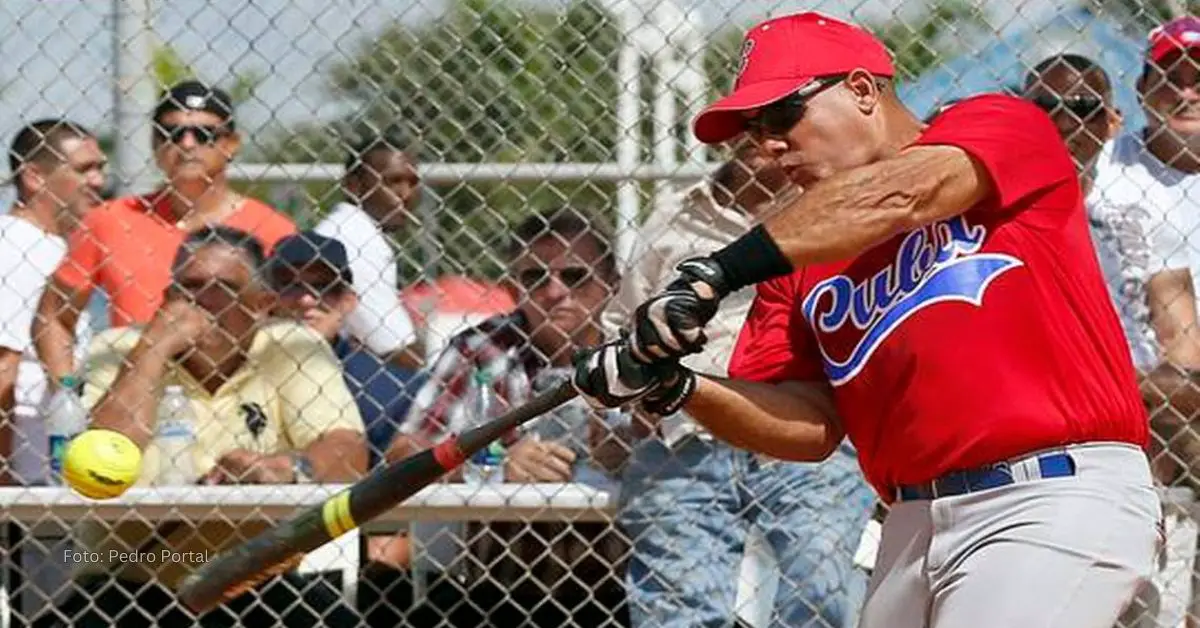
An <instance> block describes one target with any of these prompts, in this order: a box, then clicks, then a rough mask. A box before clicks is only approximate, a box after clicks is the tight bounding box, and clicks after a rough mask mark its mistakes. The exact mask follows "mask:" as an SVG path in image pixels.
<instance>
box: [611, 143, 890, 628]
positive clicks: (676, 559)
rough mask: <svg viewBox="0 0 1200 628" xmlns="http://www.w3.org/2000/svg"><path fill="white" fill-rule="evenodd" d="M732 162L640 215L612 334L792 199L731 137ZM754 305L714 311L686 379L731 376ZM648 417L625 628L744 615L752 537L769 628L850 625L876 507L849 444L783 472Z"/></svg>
mask: <svg viewBox="0 0 1200 628" xmlns="http://www.w3.org/2000/svg"><path fill="white" fill-rule="evenodd" d="M730 152H731V153H732V155H731V157H730V159H729V160H728V161H726V162H725V163H724V164H722V165H721V167H720V168H718V169H717V171H716V172H714V173H713V175H712V176H711V177H709V178H706V179H705V180H704V181H702V182H700V183H698V184H696V185H694V186H692V187H690V188H688V189H687V190H685V191H684V192H683V193H682V194H681V196H680V200H679V204H678V205H676V206H668V207H666V208H663V209H661V210H656V211H654V212H652V213H651V214H650V215H649V216H648V217H647V219H646V222H645V223H644V224H643V225H642V227H641V229H640V230H639V233H638V238H637V243H636V244H635V247H634V252H633V255H632V257H631V259H633V260H634V266H633V268H631V269H630V271H629V272H627V273H626V274H625V276H624V277H623V278H622V281H621V289H620V291H618V293H617V300H616V301H614V303H613V306H612V307H610V308H609V310H608V311H606V312H605V326H606V328H607V329H608V330H609V332H610V333H609V336H611V337H616V336H617V334H618V332H619V330H620V328H621V327H623V326H624V325H625V324H626V323H627V322H628V320H629V318H630V316H631V315H632V313H633V311H634V310H635V309H636V308H637V306H638V305H639V304H641V302H642V301H644V300H645V299H647V298H649V297H651V296H653V295H654V294H655V293H656V292H658V291H660V290H662V289H663V288H664V287H666V285H667V284H668V283H669V282H670V281H671V280H672V279H674V270H673V269H674V266H675V264H677V263H679V262H681V261H683V260H685V259H688V258H690V257H693V256H695V255H696V254H700V253H704V252H706V251H710V250H712V249H715V248H719V247H720V246H722V245H725V244H728V243H729V242H732V241H733V240H735V239H736V238H737V237H738V236H740V235H742V234H743V233H745V232H746V231H747V230H748V229H750V228H751V227H752V226H753V225H754V224H755V223H756V222H757V221H758V220H759V218H761V217H762V216H763V214H765V213H767V212H769V211H770V209H771V208H772V207H773V203H774V202H776V199H780V200H782V199H784V198H786V196H787V195H788V194H793V193H798V192H799V190H797V189H796V188H795V186H792V185H790V184H789V181H788V180H787V177H786V175H785V174H784V172H783V170H782V169H781V168H779V166H778V164H777V163H776V162H775V161H774V160H773V159H771V158H770V157H769V156H768V155H766V154H765V152H764V151H763V150H762V147H761V146H760V145H759V144H758V143H757V142H755V141H753V140H752V139H749V138H739V139H738V140H735V143H734V144H733V146H732V147H731V151H730ZM753 298H754V291H753V290H752V289H751V290H743V291H741V292H740V293H739V294H736V295H730V297H729V298H728V299H726V300H725V302H724V303H722V307H721V311H720V312H719V313H718V314H717V317H716V318H715V319H714V320H713V321H712V324H711V325H709V326H708V332H709V342H708V346H707V350H706V351H705V352H704V353H702V354H697V355H693V356H688V358H687V359H686V360H685V363H686V364H687V365H688V367H689V368H692V369H695V370H696V371H697V372H702V373H708V374H711V375H717V376H724V375H726V374H727V371H726V368H727V366H728V362H729V359H730V357H731V355H732V353H733V347H734V343H735V341H736V340H737V333H738V331H739V330H741V328H742V324H743V323H744V322H745V320H746V316H747V314H748V313H749V310H750V303H751V301H752V300H753ZM651 419H652V421H653V419H657V423H656V424H653V425H645V426H644V425H643V423H642V422H637V423H635V424H634V426H636V427H642V428H643V429H642V430H640V431H638V432H635V433H634V434H632V435H631V436H632V438H630V439H629V440H630V441H631V442H630V443H629V444H628V445H626V446H627V447H629V448H630V453H629V461H628V462H627V463H626V464H625V465H624V469H625V470H624V473H623V474H622V478H621V480H622V492H621V494H622V496H623V499H622V505H621V510H620V513H619V515H618V521H619V522H620V523H621V527H622V529H623V530H624V532H625V533H626V535H627V536H628V537H629V538H630V540H631V541H632V543H633V553H632V554H631V556H630V567H629V570H628V573H627V575H626V590H627V591H628V593H629V612H630V618H631V620H632V624H633V625H634V626H662V625H667V626H671V625H680V626H682V625H687V626H709V625H723V624H724V623H725V622H728V620H729V618H730V617H733V616H734V615H735V614H737V612H736V611H739V610H741V609H735V604H736V603H737V589H738V581H737V578H736V574H738V571H739V565H740V564H741V562H742V560H743V557H744V556H745V555H746V551H745V548H746V547H747V538H748V532H749V530H750V529H751V528H752V527H753V528H754V529H755V530H756V531H757V532H759V533H760V534H761V536H762V538H763V539H764V540H765V541H766V545H767V546H769V547H770V550H771V553H772V555H773V558H774V562H775V564H776V565H778V580H777V582H778V588H777V589H776V593H775V598H774V600H771V601H768V605H769V606H770V607H771V608H772V609H773V610H774V612H775V613H776V616H777V617H778V621H780V622H783V623H784V624H786V625H789V626H808V625H822V626H835V627H841V626H853V625H854V623H853V618H855V617H856V616H857V611H858V608H859V606H860V605H861V604H862V597H863V593H864V589H865V575H864V574H862V573H861V572H859V571H857V570H856V569H855V568H854V565H853V556H854V551H855V549H856V548H857V547H858V542H859V539H860V538H861V535H862V531H863V528H864V526H865V525H866V520H867V517H868V514H869V513H870V511H871V507H872V505H873V504H874V501H875V500H874V495H873V494H872V493H871V490H870V489H869V488H868V487H867V485H866V483H865V482H864V481H863V479H862V473H861V472H859V470H858V463H857V460H856V459H855V455H854V452H853V449H852V448H851V447H849V445H844V446H843V447H842V448H840V449H839V451H837V452H836V453H835V454H834V455H833V456H832V459H831V460H829V461H827V462H826V463H824V464H821V465H815V464H795V463H786V462H780V461H777V460H772V459H769V458H766V457H763V456H759V455H756V454H754V453H753V452H748V451H744V450H740V449H737V448H734V447H731V446H729V445H728V444H726V443H723V442H721V441H719V440H717V439H715V438H713V436H712V435H711V434H709V433H707V432H706V431H704V430H703V429H701V428H699V427H698V426H697V425H696V424H695V423H694V422H693V421H692V420H691V419H690V418H688V416H687V414H686V413H685V412H679V413H676V414H673V415H671V416H664V417H651ZM647 427H648V428H649V430H647V429H644V428H647ZM647 432H649V433H647ZM621 436H623V435H622V434H620V433H619V432H618V433H617V437H618V438H620V437H621ZM621 453H623V452H621ZM618 461H619V459H618ZM614 462H616V461H614ZM610 464H612V463H611V462H610ZM799 495H803V496H804V497H803V499H799V498H798V496H799ZM701 565H703V566H702V567H701Z"/></svg>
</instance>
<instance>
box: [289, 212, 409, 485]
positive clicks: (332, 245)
mask: <svg viewBox="0 0 1200 628" xmlns="http://www.w3.org/2000/svg"><path fill="white" fill-rule="evenodd" d="M268 271H269V274H270V280H271V286H272V287H273V289H274V290H275V292H276V295H277V304H276V307H275V313H276V314H277V315H278V316H281V317H284V318H290V319H293V320H296V321H298V322H301V323H304V324H305V325H308V326H309V327H310V328H311V329H313V330H314V331H316V332H317V333H318V334H320V335H321V337H323V338H325V340H326V341H327V342H328V343H329V345H330V346H331V347H332V348H333V352H334V354H336V355H337V357H338V359H339V360H341V363H342V370H343V372H344V373H345V375H346V385H347V386H348V387H349V388H350V392H351V394H352V395H353V396H354V400H355V401H356V402H357V403H358V409H359V414H361V415H362V417H363V422H364V423H365V424H366V426H367V441H368V443H369V445H370V446H371V451H370V462H371V465H372V466H374V465H375V464H376V463H377V462H379V461H380V460H381V459H382V458H383V451H384V450H385V449H386V448H387V446H388V445H389V444H390V443H391V441H392V437H394V436H395V430H396V427H397V426H398V425H399V424H400V423H401V422H403V421H404V418H405V417H406V416H407V415H408V406H409V403H410V402H411V401H412V398H413V396H414V395H415V394H416V390H415V388H410V386H412V387H415V385H416V384H417V380H416V379H415V378H414V374H413V372H412V371H410V370H407V369H403V368H400V367H398V366H395V365H392V364H388V363H385V362H383V361H382V360H381V359H380V358H378V357H377V356H376V355H375V354H374V353H373V352H371V351H369V350H366V349H364V348H362V347H359V346H356V345H355V344H354V343H352V342H351V341H350V339H349V338H347V337H346V336H345V335H344V334H343V331H342V330H343V328H344V326H345V322H346V318H347V317H348V316H350V315H351V313H352V312H354V311H355V308H357V307H358V304H359V298H358V295H357V294H356V293H355V290H354V279H355V276H354V271H353V269H352V268H351V262H350V254H349V252H348V251H347V250H346V246H345V245H344V244H342V242H341V241H340V240H336V239H334V238H328V237H325V236H323V235H320V234H318V233H316V232H314V231H305V232H303V233H300V234H297V235H294V236H288V237H286V238H284V239H283V240H280V241H279V244H278V245H276V247H275V251H274V253H272V255H271V259H270V263H269V266H268Z"/></svg>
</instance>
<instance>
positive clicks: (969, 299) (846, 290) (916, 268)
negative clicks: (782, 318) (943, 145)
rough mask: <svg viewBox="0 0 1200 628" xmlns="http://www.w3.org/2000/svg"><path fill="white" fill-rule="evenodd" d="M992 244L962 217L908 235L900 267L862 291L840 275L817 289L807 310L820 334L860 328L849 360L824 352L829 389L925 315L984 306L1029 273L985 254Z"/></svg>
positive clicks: (1011, 262) (899, 258)
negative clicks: (998, 288)
mask: <svg viewBox="0 0 1200 628" xmlns="http://www.w3.org/2000/svg"><path fill="white" fill-rule="evenodd" d="M986 236H987V229H986V228H985V227H983V226H982V225H970V224H968V223H967V221H966V219H965V218H963V217H962V216H958V217H955V218H952V219H950V220H946V221H943V222H939V223H935V224H932V225H929V226H926V227H923V228H921V229H917V230H916V231H913V232H911V233H909V234H908V236H906V237H905V238H904V241H903V242H901V243H900V248H899V249H898V250H897V252H896V258H895V260H894V261H893V262H892V263H891V264H890V265H888V266H887V267H885V268H884V269H883V270H880V271H879V272H878V273H876V274H875V275H874V276H872V277H869V278H867V279H864V280H863V281H861V282H859V283H855V282H854V281H853V280H852V279H850V278H849V277H846V276H845V275H836V276H833V277H830V278H828V279H826V280H824V281H822V282H820V283H818V284H817V285H816V286H814V287H813V289H812V291H811V292H809V293H808V296H806V297H805V298H804V302H803V303H802V304H801V308H802V309H803V312H804V317H805V318H806V319H808V322H809V323H810V324H811V325H812V326H813V328H814V329H816V330H818V331H819V332H822V333H826V334H829V333H833V332H836V331H839V330H841V329H843V328H844V327H845V326H846V325H853V326H854V328H855V329H857V330H859V331H860V332H861V334H862V335H861V336H860V337H859V339H858V342H857V343H856V344H855V345H854V347H853V349H851V351H850V353H849V355H847V356H845V357H844V358H843V359H839V358H837V357H834V356H831V355H829V354H828V353H827V352H826V350H825V347H821V356H822V358H824V361H825V372H826V374H827V375H828V376H829V381H830V383H832V384H833V385H834V386H838V385H841V384H844V383H846V382H848V381H850V380H851V379H853V378H854V376H855V375H858V373H859V371H861V370H862V369H863V367H864V366H865V365H866V363H867V361H868V360H870V359H871V355H872V354H874V353H875V350H876V349H878V348H879V347H880V345H882V344H883V342H884V341H885V340H887V338H888V336H890V335H891V333H892V332H893V331H895V330H896V329H897V328H899V327H900V325H901V323H903V322H904V321H906V320H908V318H909V317H910V316H912V315H914V314H916V313H917V312H919V311H921V310H922V309H923V308H926V307H929V306H932V305H935V304H938V303H943V302H947V301H962V302H966V303H970V304H971V305H974V306H976V307H980V306H982V304H983V293H984V292H985V291H986V290H987V287H988V285H989V284H991V283H992V281H993V280H994V279H996V278H997V277H999V276H1000V275H1002V274H1004V273H1005V272H1007V271H1009V270H1012V269H1013V268H1017V267H1019V266H1022V265H1023V264H1022V262H1021V260H1019V259H1017V258H1015V257H1012V256H1011V255H1004V254H1002V253H979V249H980V248H981V247H982V246H983V241H984V238H985V237H986ZM818 344H820V343H818Z"/></svg>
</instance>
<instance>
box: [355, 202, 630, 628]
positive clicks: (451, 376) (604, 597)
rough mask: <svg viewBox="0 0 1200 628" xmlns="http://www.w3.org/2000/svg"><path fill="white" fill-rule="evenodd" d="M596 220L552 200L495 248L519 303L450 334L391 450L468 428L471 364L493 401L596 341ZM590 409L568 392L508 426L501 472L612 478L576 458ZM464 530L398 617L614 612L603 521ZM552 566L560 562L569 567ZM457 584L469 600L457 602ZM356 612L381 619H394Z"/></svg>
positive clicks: (610, 535)
mask: <svg viewBox="0 0 1200 628" xmlns="http://www.w3.org/2000/svg"><path fill="white" fill-rule="evenodd" d="M599 224H600V223H599V222H598V221H596V220H595V219H592V218H589V217H588V216H585V215H583V214H581V213H579V212H577V211H575V210H571V209H563V210H559V211H556V212H550V213H545V214H539V215H535V216H533V217H531V218H528V219H526V220H525V221H523V222H522V223H521V224H519V225H518V226H517V227H516V228H515V230H514V231H513V234H512V240H511V242H510V243H509V246H508V247H507V250H506V251H505V261H506V262H507V267H508V269H509V270H508V274H507V275H506V277H505V279H504V282H505V286H506V288H507V289H508V290H510V291H511V292H512V295H513V298H514V301H516V302H517V304H518V305H517V309H516V310H515V311H513V312H511V313H509V314H506V315H500V316H496V317H493V318H491V319H488V320H486V321H484V322H483V323H481V324H480V325H477V326H476V327H473V328H471V329H469V330H467V331H465V332H462V333H460V334H459V335H457V336H455V337H454V338H453V339H452V340H451V341H450V343H449V345H448V346H447V348H446V349H445V350H444V351H443V352H442V354H441V355H439V356H438V358H437V359H436V360H435V361H434V362H433V365H432V366H431V367H430V369H429V372H428V375H429V379H428V380H427V381H426V382H425V384H424V385H423V386H422V388H421V390H420V391H419V392H418V393H417V395H416V398H415V399H414V400H413V404H412V406H411V408H410V410H409V413H408V417H407V419H406V420H405V422H404V423H403V424H402V425H401V426H400V427H399V430H398V436H397V437H396V439H395V440H394V441H393V443H392V445H391V447H390V448H389V450H388V454H387V458H388V460H389V461H392V460H399V459H401V458H404V457H406V456H408V455H410V454H412V453H415V452H417V451H420V450H422V449H424V448H426V447H429V446H431V445H433V444H435V443H437V442H438V441H440V440H442V439H444V438H446V437H447V436H449V435H450V434H452V433H460V432H462V431H464V430H465V429H466V428H468V427H470V422H471V419H472V417H471V414H470V412H471V410H470V404H469V400H468V398H467V391H468V390H469V389H470V386H469V383H470V382H471V378H472V377H473V375H474V373H475V371H476V370H485V371H486V372H487V373H489V374H490V375H491V376H492V380H491V381H492V384H491V385H492V387H493V389H494V391H495V393H496V397H497V399H498V400H499V403H500V404H501V405H502V406H504V408H508V407H512V406H516V405H520V404H522V403H524V402H525V401H526V400H527V399H529V398H530V397H531V396H533V395H534V394H537V393H539V392H542V391H543V390H546V389H548V388H551V387H553V386H555V385H557V384H558V383H559V382H562V381H565V380H566V379H567V378H568V377H570V374H571V373H572V372H573V371H572V366H571V359H572V357H573V355H574V353H575V351H576V349H579V348H582V347H586V346H592V345H595V344H597V343H598V342H600V341H601V340H602V328H601V324H600V315H601V313H602V312H603V311H604V309H605V307H606V305H607V304H608V302H609V300H610V298H611V296H612V294H613V292H614V291H615V289H616V286H617V283H618V281H619V277H618V273H617V268H616V260H615V257H614V256H613V252H612V249H611V244H610V240H609V238H608V236H607V235H606V233H605V231H604V230H602V229H601V228H600V227H599ZM598 420H599V417H598V415H597V414H596V413H595V411H594V410H592V409H591V408H590V407H589V406H588V405H587V404H586V403H585V402H583V401H582V400H578V399H577V400H575V401H574V402H572V403H568V404H566V405H564V406H562V407H560V408H558V409H557V410H556V411H555V412H553V413H550V414H548V415H546V416H544V417H543V418H542V419H541V420H539V421H537V422H534V423H533V424H531V425H530V426H528V427H529V429H527V430H526V431H525V432H524V434H525V435H524V436H521V437H517V436H515V435H514V436H513V437H512V438H511V439H510V442H509V447H508V451H507V455H506V456H505V467H504V476H505V477H504V479H505V481H506V482H585V483H591V484H601V485H603V484H605V483H606V482H611V480H609V479H608V477H607V476H606V475H604V473H603V472H602V471H599V470H598V469H597V468H596V467H595V466H594V465H591V464H586V463H585V462H584V460H585V459H586V458H587V457H588V451H589V442H588V440H589V436H590V435H592V434H600V433H601V432H600V430H595V431H593V425H595V424H594V421H598ZM460 477H461V476H458V475H456V476H455V479H458V478H460ZM568 528H569V529H570V532H567V529H568ZM465 540H466V542H467V543H468V544H469V545H470V548H469V553H470V556H469V558H468V559H467V560H466V561H465V562H467V566H466V569H467V572H468V573H467V574H466V575H467V578H466V580H465V581H463V584H459V583H456V582H453V579H448V578H445V577H441V578H438V579H437V580H435V582H433V583H432V584H431V585H430V587H429V590H430V594H429V603H428V604H426V605H424V606H423V607H421V608H419V609H418V610H417V611H415V612H413V613H409V614H407V615H405V617H404V619H405V620H406V621H408V622H409V623H410V624H411V625H426V624H425V623H424V621H425V620H426V619H428V620H429V621H430V622H432V623H429V624H428V625H433V624H435V623H438V622H439V621H440V620H442V619H444V618H449V619H450V621H451V623H452V625H455V626H477V625H481V624H482V623H483V622H485V621H486V622H490V623H491V625H519V624H520V625H529V624H523V623H522V622H526V621H528V622H531V623H532V625H536V626H555V627H557V626H562V625H567V624H569V623H570V622H574V625H583V626H599V625H605V622H606V621H610V620H611V618H612V617H613V616H614V615H621V614H622V613H623V611H619V610H618V608H619V607H620V606H622V604H623V602H624V591H623V587H622V585H621V580H620V564H619V563H620V562H621V561H622V559H623V558H624V555H625V553H626V551H627V547H626V544H625V543H624V542H623V541H621V537H620V535H619V534H618V533H617V532H616V531H615V530H614V529H613V528H612V526H611V524H557V523H536V524H525V523H514V524H505V523H492V524H488V525H487V526H486V529H480V527H479V526H471V527H468V531H467V533H466V535H465ZM563 565H570V568H569V571H567V570H565V569H564V568H563ZM390 588H391V590H392V591H402V590H403V589H404V588H405V587H390ZM462 588H466V589H468V590H467V591H462V590H461V589H462ZM547 592H548V593H547ZM464 594H465V596H466V597H468V598H469V599H470V601H471V603H470V604H463V603H462V599H463V597H464ZM392 597H394V596H392ZM547 598H553V600H554V601H553V602H551V601H550V600H549V599H547ZM506 599H507V603H506ZM388 601H389V604H388V605H387V606H392V607H394V608H407V606H406V605H405V604H404V601H402V600H396V599H390V598H389V600H388ZM563 609H571V610H570V612H564V611H563ZM425 613H428V615H426V614H425ZM368 619H369V620H371V624H372V625H383V623H382V622H385V621H393V620H395V619H398V618H395V617H386V618H385V617H369V618H368Z"/></svg>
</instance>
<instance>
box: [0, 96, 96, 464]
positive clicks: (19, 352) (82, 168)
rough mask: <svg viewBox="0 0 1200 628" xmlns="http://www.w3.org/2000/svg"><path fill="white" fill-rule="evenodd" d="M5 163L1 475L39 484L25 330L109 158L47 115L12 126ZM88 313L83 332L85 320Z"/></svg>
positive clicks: (0, 267)
mask: <svg viewBox="0 0 1200 628" xmlns="http://www.w3.org/2000/svg"><path fill="white" fill-rule="evenodd" d="M8 163H9V169H10V171H11V173H12V182H13V185H14V186H15V187H16V193H17V200H16V203H15V204H14V205H13V207H12V209H11V210H10V211H9V212H8V214H7V215H4V216H0V277H3V278H4V279H3V282H0V420H2V421H3V425H2V426H0V452H3V453H2V454H0V455H3V456H4V458H5V460H6V463H7V464H6V466H5V468H4V469H3V472H2V473H0V481H2V482H3V483H6V484H7V483H8V482H10V481H15V482H16V483H18V484H41V483H42V482H43V481H44V479H45V475H46V470H47V451H46V429H45V423H44V421H43V420H42V417H41V408H42V405H43V403H44V401H45V398H46V389H47V386H46V378H45V374H44V372H43V371H42V367H41V364H39V363H38V361H37V359H36V356H35V355H34V351H33V338H32V337H31V335H30V332H31V329H32V326H33V318H34V310H35V308H36V307H37V301H38V299H39V298H40V297H41V294H42V291H43V290H45V287H46V279H47V278H48V277H50V274H51V273H53V272H54V269H55V268H56V267H57V266H58V264H59V262H60V261H61V260H62V258H63V255H64V254H65V253H66V251H67V242H66V240H65V239H64V238H65V237H66V236H67V235H68V234H70V233H71V232H72V231H73V230H74V229H75V227H76V226H77V225H78V224H79V221H80V220H81V219H82V218H83V216H84V214H86V213H87V212H88V211H89V210H90V209H91V208H92V207H93V206H95V205H96V204H98V203H99V201H100V192H101V190H102V189H103V188H104V168H105V165H106V163H107V159H106V158H105V156H104V153H103V152H102V151H101V150H100V145H99V143H98V142H97V141H96V138H95V136H94V135H92V133H91V132H90V131H88V130H86V129H84V128H83V127H81V126H79V125H77V124H75V123H74V122H71V121H69V120H62V119H49V120H39V121H37V122H33V123H31V124H29V125H26V126H24V127H22V128H21V129H20V130H19V131H17V134H16V136H15V137H14V138H13V143H12V147H11V148H10V149H9V153H8ZM85 319H86V317H80V321H79V323H80V330H79V332H77V335H79V336H81V337H86V334H87V330H88V328H89V325H88V321H87V320H85Z"/></svg>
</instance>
